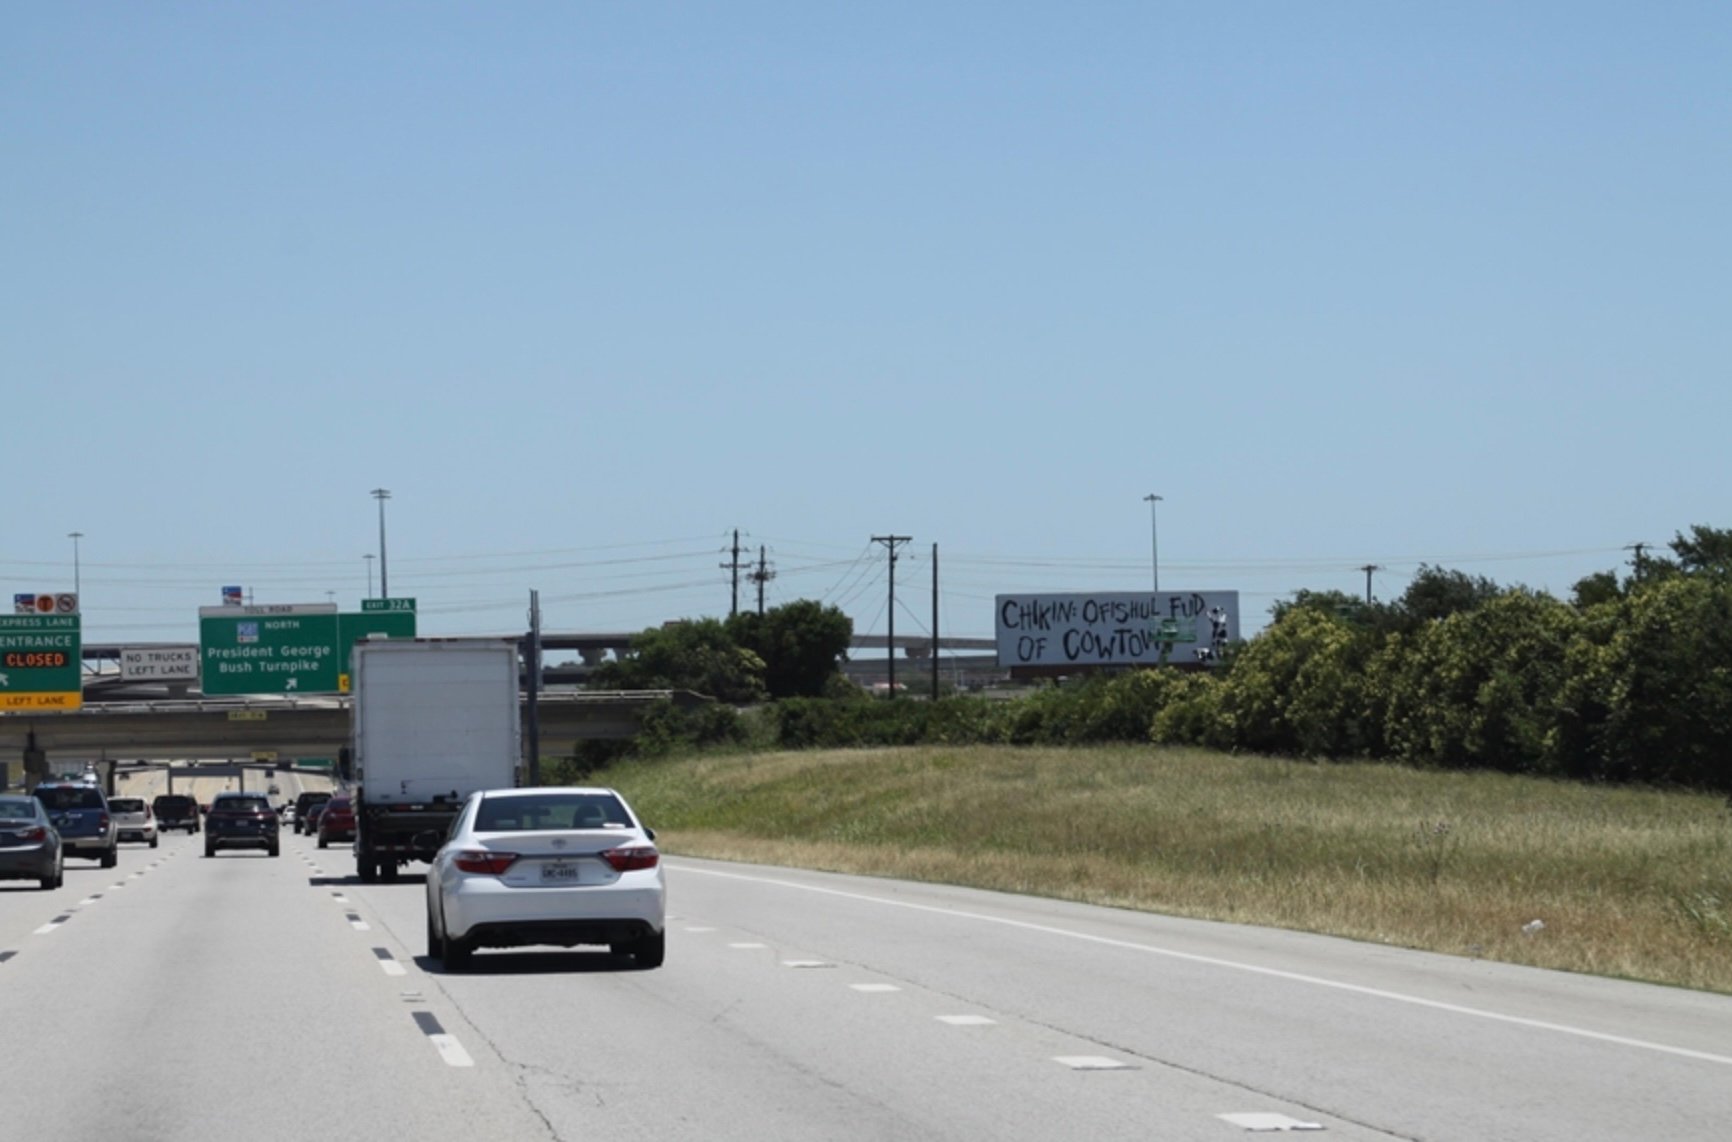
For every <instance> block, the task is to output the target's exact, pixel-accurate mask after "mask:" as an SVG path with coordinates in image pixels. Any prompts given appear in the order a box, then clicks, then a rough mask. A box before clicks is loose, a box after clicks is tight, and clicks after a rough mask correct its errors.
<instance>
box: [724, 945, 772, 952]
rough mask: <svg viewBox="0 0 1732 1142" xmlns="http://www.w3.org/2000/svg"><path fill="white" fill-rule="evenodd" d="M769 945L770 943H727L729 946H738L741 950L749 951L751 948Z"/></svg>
mask: <svg viewBox="0 0 1732 1142" xmlns="http://www.w3.org/2000/svg"><path fill="white" fill-rule="evenodd" d="M769 946H770V945H768V944H729V945H728V947H730V948H739V949H740V950H741V951H750V950H751V949H753V948H767V947H769Z"/></svg>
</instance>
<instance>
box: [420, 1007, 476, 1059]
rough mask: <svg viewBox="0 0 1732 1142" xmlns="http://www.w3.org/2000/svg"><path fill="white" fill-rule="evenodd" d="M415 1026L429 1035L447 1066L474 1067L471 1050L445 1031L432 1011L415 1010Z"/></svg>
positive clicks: (428, 1039) (430, 1040)
mask: <svg viewBox="0 0 1732 1142" xmlns="http://www.w3.org/2000/svg"><path fill="white" fill-rule="evenodd" d="M415 1026H417V1027H419V1028H421V1033H422V1034H424V1035H426V1036H427V1041H428V1042H429V1043H432V1044H433V1047H434V1049H435V1050H437V1051H438V1052H439V1057H440V1058H442V1059H444V1060H445V1063H446V1065H447V1066H452V1067H473V1066H474V1065H475V1060H474V1059H472V1058H470V1057H469V1052H468V1051H465V1050H464V1049H463V1044H462V1043H459V1042H458V1041H457V1039H456V1037H455V1036H452V1035H448V1034H446V1033H445V1028H443V1027H441V1026H440V1025H439V1020H438V1018H437V1017H435V1016H434V1015H433V1014H432V1013H431V1012H427V1011H417V1012H415Z"/></svg>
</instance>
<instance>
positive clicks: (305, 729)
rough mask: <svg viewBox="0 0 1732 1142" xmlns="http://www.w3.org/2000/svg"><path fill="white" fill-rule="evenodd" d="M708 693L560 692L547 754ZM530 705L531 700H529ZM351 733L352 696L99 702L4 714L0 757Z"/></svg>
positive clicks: (201, 747) (540, 708)
mask: <svg viewBox="0 0 1732 1142" xmlns="http://www.w3.org/2000/svg"><path fill="white" fill-rule="evenodd" d="M708 700H709V699H707V698H704V697H702V696H701V695H697V694H693V693H690V692H688V691H684V690H623V691H580V692H553V693H548V694H542V695H541V696H540V698H539V700H538V702H537V703H536V722H537V725H538V727H539V733H540V739H541V753H542V755H543V756H544V757H545V756H556V755H559V754H563V753H569V752H570V751H571V749H572V747H573V746H574V745H575V744H576V743H577V742H579V741H588V740H596V739H619V738H628V737H631V736H632V735H633V734H635V733H637V727H638V720H639V718H641V717H642V715H643V713H644V711H645V710H647V709H649V708H650V707H652V706H655V705H657V704H659V703H661V702H664V701H671V702H673V703H674V704H676V705H680V706H696V705H700V704H702V703H704V702H706V701H708ZM525 710H526V713H527V703H525ZM348 741H349V700H348V699H347V698H341V697H336V696H332V697H329V698H302V699H294V700H287V701H285V700H272V699H265V698H258V699H252V700H238V699H185V700H172V699H170V700H161V701H149V702H100V703H91V704H89V705H87V706H85V708H84V709H82V710H76V711H48V712H43V713H39V714H9V715H7V716H5V717H0V761H8V762H10V761H17V760H19V759H21V758H22V757H23V756H24V751H25V749H26V748H35V749H40V750H42V751H44V752H45V753H46V754H47V757H48V762H49V765H50V766H54V765H55V764H56V762H57V761H59V762H70V761H87V760H101V759H107V760H111V761H134V760H140V759H147V758H174V759H176V760H231V759H239V760H247V759H251V758H252V757H253V755H254V754H256V753H267V752H268V753H274V754H276V755H277V757H278V758H279V759H281V761H282V762H283V763H284V764H285V765H286V764H288V763H289V762H290V761H291V760H293V759H294V758H301V757H306V758H335V757H336V756H337V750H338V749H340V748H341V747H342V746H344V745H347V744H348Z"/></svg>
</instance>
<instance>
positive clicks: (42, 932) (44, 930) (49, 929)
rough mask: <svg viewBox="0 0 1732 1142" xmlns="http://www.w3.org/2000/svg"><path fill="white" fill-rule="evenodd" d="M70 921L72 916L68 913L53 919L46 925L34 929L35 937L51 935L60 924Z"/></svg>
mask: <svg viewBox="0 0 1732 1142" xmlns="http://www.w3.org/2000/svg"><path fill="white" fill-rule="evenodd" d="M70 919H72V916H71V914H70V913H65V914H62V915H59V916H56V917H55V918H54V919H52V920H50V921H48V923H46V924H44V925H42V927H40V928H38V929H36V932H35V935H38V936H47V935H51V934H52V933H54V932H55V931H57V930H58V929H59V928H60V926H61V925H62V924H64V923H66V922H67V921H68V920H70Z"/></svg>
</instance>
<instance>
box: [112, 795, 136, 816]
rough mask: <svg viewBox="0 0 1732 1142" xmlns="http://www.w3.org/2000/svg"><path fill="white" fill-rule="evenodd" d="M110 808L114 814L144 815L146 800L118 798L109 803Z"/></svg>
mask: <svg viewBox="0 0 1732 1142" xmlns="http://www.w3.org/2000/svg"><path fill="white" fill-rule="evenodd" d="M108 808H109V811H110V812H113V813H142V812H144V798H142V797H116V798H115V799H114V800H112V801H110V802H109V803H108Z"/></svg>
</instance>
